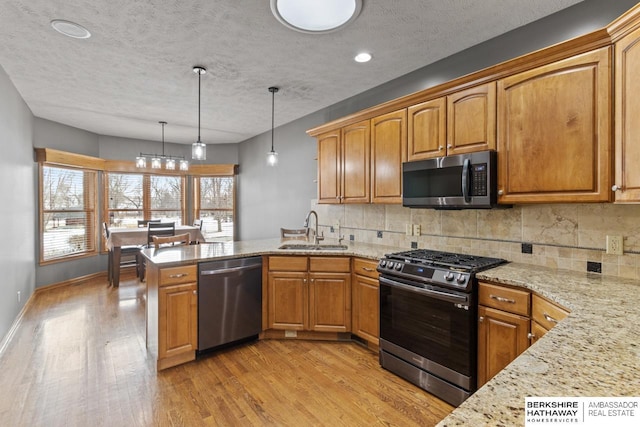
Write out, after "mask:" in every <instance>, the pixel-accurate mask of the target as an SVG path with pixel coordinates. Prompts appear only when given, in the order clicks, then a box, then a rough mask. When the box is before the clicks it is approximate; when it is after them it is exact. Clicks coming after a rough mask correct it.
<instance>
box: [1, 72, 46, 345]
mask: <svg viewBox="0 0 640 427" xmlns="http://www.w3.org/2000/svg"><path fill="white" fill-rule="evenodd" d="M0 94H2V95H1V96H0V147H2V155H1V156H0V198H1V199H2V203H1V204H0V222H2V223H3V224H4V227H3V230H2V245H0V271H2V279H1V280H0V338H2V337H4V336H5V335H6V334H7V332H8V331H9V328H10V327H11V325H12V323H13V321H14V319H15V318H16V316H17V315H18V313H19V312H20V310H21V309H22V307H23V306H24V304H25V302H26V301H27V299H28V298H29V297H30V296H31V294H32V293H33V290H34V288H35V272H34V269H33V266H34V265H35V264H36V262H37V260H36V247H35V241H36V232H35V228H34V226H33V225H34V224H35V222H36V217H37V215H36V208H35V195H34V191H33V189H34V188H35V177H36V173H35V172H36V170H37V168H36V167H35V166H34V165H35V163H34V161H33V160H34V157H33V145H32V144H33V143H32V139H33V114H31V110H29V107H27V105H26V104H25V103H24V101H23V100H22V98H21V97H20V94H19V93H18V91H17V90H16V88H15V86H13V83H11V80H9V77H8V76H7V74H6V73H5V71H4V69H3V68H2V67H1V66H0ZM18 292H20V293H21V301H20V302H18V297H17V295H18ZM0 342H1V341H0Z"/></svg>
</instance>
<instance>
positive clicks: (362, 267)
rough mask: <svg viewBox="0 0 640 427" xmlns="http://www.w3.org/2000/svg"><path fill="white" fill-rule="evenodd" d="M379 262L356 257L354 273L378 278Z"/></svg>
mask: <svg viewBox="0 0 640 427" xmlns="http://www.w3.org/2000/svg"><path fill="white" fill-rule="evenodd" d="M376 267H378V263H377V262H376V261H372V260H369V259H362V258H354V259H353V270H352V271H353V273H355V274H359V275H360V276H366V277H371V278H372V279H377V278H378V272H377V271H376Z"/></svg>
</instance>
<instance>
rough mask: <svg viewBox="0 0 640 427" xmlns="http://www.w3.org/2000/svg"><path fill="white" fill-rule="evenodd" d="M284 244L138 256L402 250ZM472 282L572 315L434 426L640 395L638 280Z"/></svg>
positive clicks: (503, 275) (554, 275)
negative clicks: (538, 401)
mask: <svg viewBox="0 0 640 427" xmlns="http://www.w3.org/2000/svg"><path fill="white" fill-rule="evenodd" d="M283 243H285V242H283V241H282V240H280V239H267V240H252V241H242V242H229V243H206V244H200V245H192V246H182V247H180V248H167V249H160V250H154V249H146V250H144V251H143V254H144V255H145V257H147V258H148V259H149V260H150V261H151V262H153V263H154V264H156V265H158V266H159V267H169V266H175V265H183V264H194V263H198V262H202V261H208V260H213V259H224V258H234V257H235V258H237V257H247V256H256V255H278V254H281V255H298V254H299V255H318V256H322V255H324V256H327V255H333V256H335V255H342V256H358V257H363V258H370V259H378V258H380V257H382V256H384V255H385V254H387V253H392V252H398V251H400V250H406V249H403V248H397V247H392V246H382V245H373V244H366V243H357V242H345V244H347V245H348V248H347V249H346V250H332V251H324V250H323V251H317V250H282V249H277V248H278V247H279V246H281V245H282V244H283ZM291 243H296V242H291ZM297 243H304V242H300V241H297ZM323 243H324V244H332V243H334V242H323ZM335 243H337V242H335ZM477 277H478V279H480V280H488V281H491V282H496V283H502V284H505V285H512V286H517V287H521V288H525V289H529V290H531V291H533V292H536V293H538V294H539V295H542V296H545V297H547V298H548V299H550V300H551V301H554V302H556V303H558V304H560V305H562V306H564V307H566V308H568V309H569V310H570V311H571V313H570V314H569V316H567V318H566V319H564V320H563V321H562V322H560V323H559V324H558V325H557V326H556V327H554V328H553V329H552V330H551V331H549V332H548V333H547V334H546V335H545V336H544V337H543V338H541V339H540V340H538V342H536V343H535V344H534V345H532V346H531V347H529V348H528V349H527V350H525V352H524V353H522V354H521V355H520V356H518V358H517V359H516V360H514V361H513V362H512V363H511V364H509V365H508V366H507V367H506V368H505V369H503V370H502V371H501V372H499V373H498V374H497V375H496V376H495V377H494V378H493V379H491V380H490V381H489V382H487V383H486V384H485V385H484V386H483V387H482V388H480V389H479V390H478V391H477V392H476V393H474V394H473V395H472V396H471V397H470V398H469V399H467V400H466V401H465V402H464V403H463V404H462V405H460V406H459V407H458V408H456V409H455V410H454V411H453V412H452V413H451V414H449V415H448V416H447V417H446V418H445V419H444V420H442V421H441V422H440V423H439V424H438V426H456V425H468V426H485V425H496V426H512V425H524V424H525V419H524V415H525V410H524V405H525V397H527V396H533V397H546V396H549V397H562V396H567V397H572V396H578V397H619V396H640V375H639V374H638V373H639V372H640V340H639V339H638V338H637V336H638V335H637V334H638V332H637V330H638V325H640V281H638V280H630V279H622V278H617V277H608V276H601V275H599V274H595V273H576V272H572V271H567V270H559V269H549V268H544V267H539V266H534V265H527V264H518V263H509V264H506V265H502V266H500V267H496V268H493V269H491V270H487V271H484V272H481V273H478V274H477ZM633 331H636V332H633Z"/></svg>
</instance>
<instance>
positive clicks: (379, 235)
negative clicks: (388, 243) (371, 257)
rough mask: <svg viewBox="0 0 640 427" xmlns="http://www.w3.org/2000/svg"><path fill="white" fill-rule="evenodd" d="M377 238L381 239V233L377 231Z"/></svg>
mask: <svg viewBox="0 0 640 427" xmlns="http://www.w3.org/2000/svg"><path fill="white" fill-rule="evenodd" d="M377 236H378V239H382V231H378V233H377Z"/></svg>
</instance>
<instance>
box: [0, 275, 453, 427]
mask: <svg viewBox="0 0 640 427" xmlns="http://www.w3.org/2000/svg"><path fill="white" fill-rule="evenodd" d="M125 279H126V277H125ZM32 298H33V299H32V301H31V303H30V305H29V308H28V310H27V311H26V313H25V315H24V317H23V319H22V322H21V324H20V326H19V328H18V330H17V331H16V334H15V335H14V337H13V339H12V341H11V342H10V343H9V345H8V346H7V348H6V350H5V352H4V353H3V354H2V355H0V369H1V371H0V372H2V374H1V376H0V425H2V426H87V425H95V426H199V425H212V426H253V425H257V426H260V425H269V426H270V425H276V426H311V425H313V426H322V425H331V426H333V425H339V426H360V425H362V426H370V425H398V426H411V425H416V426H430V425H434V424H436V423H437V422H438V421H439V420H441V419H442V418H444V417H445V416H446V415H447V414H448V413H449V412H450V411H451V410H453V408H452V407H451V406H450V405H448V404H447V403H445V402H443V401H441V400H439V399H437V398H435V397H433V396H431V395H429V394H428V393H426V392H424V391H422V390H420V389H419V388H417V387H414V386H413V385H412V384H410V383H408V382H406V381H404V380H402V379H400V378H398V377H396V376H395V375H393V374H391V373H389V372H387V371H385V370H383V369H382V368H380V366H379V364H378V358H377V355H376V354H374V353H372V352H371V351H369V350H367V349H365V348H363V347H362V346H360V345H358V344H355V343H345V342H318V341H313V342H311V341H291V340H287V341H280V340H263V341H259V342H254V343H250V344H245V345H242V346H240V347H235V348H232V349H227V350H222V351H219V352H216V353H213V354H211V355H208V356H206V357H203V358H201V359H199V360H197V361H195V362H192V363H188V364H186V365H183V366H179V367H176V368H171V369H167V370H165V371H162V372H160V373H157V372H156V370H155V364H154V362H153V361H152V360H150V358H148V357H147V353H146V349H145V318H144V304H145V300H144V284H139V283H138V282H137V281H136V280H135V279H131V280H124V281H123V282H121V284H120V287H119V288H109V287H107V283H106V280H104V281H102V280H93V281H91V282H89V283H87V284H82V285H73V286H65V287H60V288H57V289H50V290H45V291H41V292H37V293H36V294H35V295H34V296H33V297H32Z"/></svg>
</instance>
